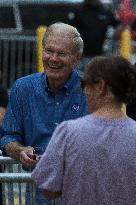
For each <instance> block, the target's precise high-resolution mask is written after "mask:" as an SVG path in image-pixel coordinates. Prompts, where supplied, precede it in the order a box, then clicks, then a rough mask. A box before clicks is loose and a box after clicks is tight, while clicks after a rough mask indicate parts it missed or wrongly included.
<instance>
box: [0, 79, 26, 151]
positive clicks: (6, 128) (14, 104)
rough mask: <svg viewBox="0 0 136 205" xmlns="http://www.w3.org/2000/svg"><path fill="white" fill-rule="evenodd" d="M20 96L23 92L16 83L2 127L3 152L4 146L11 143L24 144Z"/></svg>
mask: <svg viewBox="0 0 136 205" xmlns="http://www.w3.org/2000/svg"><path fill="white" fill-rule="evenodd" d="M20 96H21V92H19V90H18V83H17V82H16V83H15V84H14V85H13V87H12V89H11V91H10V96H9V103H8V106H7V110H6V113H5V116H4V121H3V125H2V134H1V139H0V149H1V150H2V151H3V152H4V146H5V145H6V144H8V143H10V142H13V141H17V142H19V143H21V144H23V139H22V135H23V124H22V110H21V99H20Z"/></svg>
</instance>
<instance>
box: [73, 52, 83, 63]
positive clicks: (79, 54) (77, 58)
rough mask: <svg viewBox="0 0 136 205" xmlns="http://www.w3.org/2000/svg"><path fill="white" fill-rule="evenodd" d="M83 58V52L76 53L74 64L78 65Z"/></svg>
mask: <svg viewBox="0 0 136 205" xmlns="http://www.w3.org/2000/svg"><path fill="white" fill-rule="evenodd" d="M81 58H82V54H81V53H77V54H76V55H75V59H74V64H75V65H77V64H78V63H79V62H80V60H81Z"/></svg>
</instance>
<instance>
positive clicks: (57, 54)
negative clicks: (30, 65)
mask: <svg viewBox="0 0 136 205" xmlns="http://www.w3.org/2000/svg"><path fill="white" fill-rule="evenodd" d="M76 61H77V53H76V52H73V49H72V40H71V39H70V38H68V37H64V36H62V35H53V34H51V35H50V36H48V38H47V39H46V43H45V46H44V48H43V65H44V68H45V72H46V74H47V76H48V80H49V81H51V80H54V81H55V80H62V81H66V80H67V79H68V78H69V75H70V73H71V71H72V68H73V65H74V63H75V62H76Z"/></svg>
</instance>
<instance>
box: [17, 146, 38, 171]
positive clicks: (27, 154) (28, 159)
mask: <svg viewBox="0 0 136 205" xmlns="http://www.w3.org/2000/svg"><path fill="white" fill-rule="evenodd" d="M33 154H34V149H33V147H30V146H28V147H25V148H24V150H22V151H21V152H20V162H21V163H22V164H23V165H24V166H25V167H26V168H29V169H31V168H34V167H35V166H36V164H37V160H35V159H33Z"/></svg>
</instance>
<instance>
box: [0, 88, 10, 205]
mask: <svg viewBox="0 0 136 205" xmlns="http://www.w3.org/2000/svg"><path fill="white" fill-rule="evenodd" d="M7 104H8V91H7V89H5V88H3V87H0V136H1V129H2V121H3V118H4V114H5V111H6V107H7ZM0 152H1V150H0ZM0 155H1V153H0ZM0 172H2V168H1V166H0ZM2 204H3V202H2V184H0V205H2Z"/></svg>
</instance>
